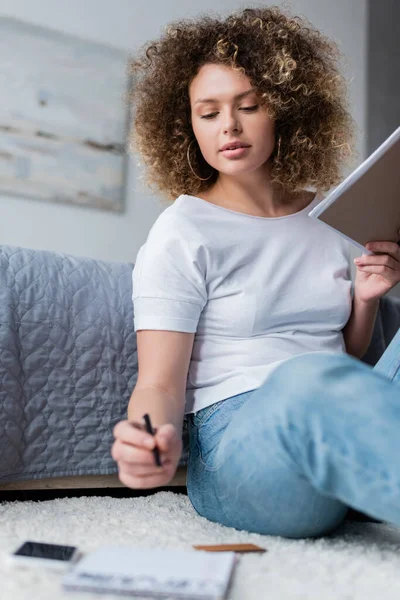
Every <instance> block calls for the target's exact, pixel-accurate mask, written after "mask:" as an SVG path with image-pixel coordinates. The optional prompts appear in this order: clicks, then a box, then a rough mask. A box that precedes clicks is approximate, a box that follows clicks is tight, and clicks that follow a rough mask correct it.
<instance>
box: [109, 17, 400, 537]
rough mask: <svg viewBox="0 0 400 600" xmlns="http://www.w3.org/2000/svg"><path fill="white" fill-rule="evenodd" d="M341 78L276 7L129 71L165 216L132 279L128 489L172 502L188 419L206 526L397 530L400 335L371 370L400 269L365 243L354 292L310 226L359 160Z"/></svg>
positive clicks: (394, 255)
mask: <svg viewBox="0 0 400 600" xmlns="http://www.w3.org/2000/svg"><path fill="white" fill-rule="evenodd" d="M337 58H338V51H337V48H336V47H335V45H334V44H333V43H332V42H330V41H329V40H327V39H326V38H325V37H324V36H323V35H322V34H321V33H320V32H318V31H317V30H316V29H314V28H313V27H312V26H311V25H310V24H308V23H306V22H305V21H304V20H302V19H299V18H293V17H291V16H290V15H288V14H286V13H285V12H283V11H282V10H280V9H279V8H270V7H269V8H257V9H246V10H243V11H241V12H237V13H234V14H232V15H230V16H228V17H227V18H226V19H216V18H211V17H207V16H203V17H201V18H199V19H197V20H194V21H178V22H176V23H173V24H171V25H170V26H169V27H168V28H167V30H166V31H165V32H164V34H163V35H162V36H161V38H160V39H159V40H157V41H155V42H152V43H149V44H148V45H147V46H146V47H145V48H144V49H143V53H142V56H139V57H138V58H137V59H136V60H135V61H132V73H133V74H136V75H142V77H141V78H140V77H137V81H136V82H135V84H134V88H133V92H132V97H131V100H132V102H133V103H134V105H135V108H136V114H135V120H134V128H133V134H132V135H133V140H132V141H133V145H134V147H136V149H137V150H138V152H139V153H140V154H141V155H142V157H143V159H144V161H145V163H146V165H147V167H148V183H149V184H150V185H154V184H155V186H156V188H157V189H158V190H159V191H160V192H161V193H162V194H163V195H165V196H166V197H167V198H168V199H169V200H172V203H171V205H170V206H169V207H168V208H166V210H164V211H163V212H162V214H161V215H160V216H159V217H158V219H157V220H156V222H155V223H154V225H153V227H152V228H151V231H150V233H149V235H148V238H147V240H146V243H145V244H144V245H143V246H142V247H141V248H140V250H139V253H138V256H137V260H136V264H135V268H134V273H133V301H134V313H135V329H136V331H137V343H138V360H139V374H138V381H137V384H136V386H135V389H134V391H133V393H132V397H131V400H130V403H129V407H128V419H127V420H125V421H122V422H120V423H118V424H117V425H116V427H115V429H114V436H115V442H114V444H113V447H112V456H113V458H114V460H116V461H117V463H118V469H119V478H120V480H121V482H122V483H124V484H125V485H127V486H129V487H131V488H150V487H157V486H162V485H166V484H168V482H169V481H170V480H171V479H172V477H173V475H174V473H175V470H176V467H177V464H178V461H179V457H180V454H181V450H182V443H181V429H182V422H183V416H184V414H185V413H186V415H187V419H188V424H189V433H190V459H189V465H188V482H187V486H188V495H189V498H190V500H191V502H192V504H193V506H194V507H195V509H196V510H197V511H198V513H199V514H201V515H203V516H205V517H207V518H208V519H210V520H212V521H216V522H219V523H222V524H224V525H227V526H231V527H235V528H237V529H246V530H248V531H253V532H258V533H262V534H270V535H281V536H287V537H292V538H301V537H310V536H319V535H323V534H325V533H327V532H329V531H331V530H333V529H334V528H335V527H336V526H337V525H338V524H339V523H340V522H341V521H342V520H343V518H344V516H345V514H346V512H347V510H348V507H349V506H351V507H353V508H356V509H358V510H361V511H363V512H365V513H367V514H370V515H371V516H373V517H375V518H377V519H381V520H388V521H392V522H393V523H396V524H398V525H400V462H399V458H398V457H399V456H400V435H399V426H400V398H399V387H398V384H399V382H400V374H399V371H398V365H399V356H400V352H399V350H400V349H399V344H400V337H399V335H400V334H398V335H397V336H396V337H395V339H394V340H393V341H392V343H391V345H390V347H389V348H388V350H387V351H386V353H385V355H384V356H383V357H382V359H381V361H380V362H379V364H378V365H377V366H376V368H375V369H372V368H371V367H369V366H367V365H366V364H364V363H362V362H361V361H360V360H359V359H360V358H361V357H362V356H363V355H364V353H365V351H366V350H367V347H368V345H369V343H370V340H371V335H372V330H373V326H374V321H375V318H376V313H377V308H378V303H379V298H381V297H382V296H383V295H384V294H386V293H387V292H388V291H389V290H390V289H391V288H392V287H393V286H394V285H396V283H398V282H399V280H400V250H399V247H398V245H397V244H394V243H391V242H380V243H375V244H374V243H371V245H370V249H371V250H372V251H373V252H376V253H375V254H372V255H370V256H366V255H363V256H362V257H360V258H359V259H358V260H357V273H356V278H355V282H354V287H353V288H352V284H351V280H350V275H349V262H348V247H347V245H346V243H345V242H344V241H343V240H342V238H341V237H340V236H338V235H337V234H336V233H334V232H333V231H330V230H328V229H327V228H326V227H325V226H324V225H323V224H322V223H320V222H318V221H316V220H314V219H310V218H309V217H308V213H309V211H310V210H311V208H312V207H313V206H315V205H316V204H317V203H318V202H319V201H320V200H321V194H322V193H323V192H324V191H326V190H328V189H329V188H330V187H331V186H332V185H334V184H337V183H338V182H339V181H340V171H341V167H342V164H343V162H344V160H345V159H346V158H347V157H348V155H349V148H350V144H351V141H352V120H351V117H350V115H349V113H348V111H347V108H346V102H345V88H344V85H343V79H342V77H341V76H340V74H339V71H338V68H337ZM144 413H149V414H150V417H151V419H152V422H153V424H154V426H155V428H156V431H155V435H154V436H151V435H148V434H146V432H145V431H144V430H143V421H142V416H143V414H144ZM132 425H133V427H132ZM155 447H157V448H158V450H159V451H160V454H161V459H162V465H161V466H160V467H158V466H157V465H156V464H155V462H154V455H153V450H154V448H155Z"/></svg>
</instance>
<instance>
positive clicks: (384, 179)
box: [309, 127, 400, 254]
mask: <svg viewBox="0 0 400 600" xmlns="http://www.w3.org/2000/svg"><path fill="white" fill-rule="evenodd" d="M309 216H310V217H313V218H317V219H319V220H320V221H322V222H323V223H325V224H326V225H327V226H329V227H330V228H332V229H334V230H336V231H337V233H339V234H340V235H341V236H342V237H344V238H346V239H347V240H348V241H350V242H351V243H353V244H354V245H356V246H357V247H358V248H361V249H362V251H363V252H364V253H365V254H372V253H371V252H369V251H367V250H366V248H365V244H366V243H367V242H373V241H393V242H399V240H400V233H399V229H400V127H398V129H396V131H394V132H393V133H392V135H391V136H390V137H388V138H387V140H385V141H384V142H383V144H382V145H381V146H379V148H378V149H377V150H375V152H373V153H372V154H371V155H370V156H369V157H368V158H367V159H366V160H365V161H364V162H363V163H362V164H361V165H360V166H359V167H357V169H356V170H355V171H353V172H352V173H351V174H350V175H349V176H348V177H347V178H346V179H345V180H344V181H343V183H341V184H340V185H339V186H338V187H337V188H336V189H335V190H333V191H332V192H331V193H330V194H328V196H327V197H326V198H325V199H324V200H323V201H322V202H320V203H319V204H318V205H317V206H316V207H315V208H314V209H313V210H312V211H311V212H310V213H309Z"/></svg>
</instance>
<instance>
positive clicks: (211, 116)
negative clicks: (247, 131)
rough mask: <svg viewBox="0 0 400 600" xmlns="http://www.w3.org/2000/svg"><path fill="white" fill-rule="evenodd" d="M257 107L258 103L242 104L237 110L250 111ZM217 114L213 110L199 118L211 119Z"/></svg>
mask: <svg viewBox="0 0 400 600" xmlns="http://www.w3.org/2000/svg"><path fill="white" fill-rule="evenodd" d="M257 108H258V104H256V105H255V106H243V107H242V108H239V110H245V111H248V112H250V111H253V110H256V109H257ZM217 114H218V112H213V113H210V114H208V115H203V116H202V117H201V118H202V119H212V118H213V117H215V115H217Z"/></svg>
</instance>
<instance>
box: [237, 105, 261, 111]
mask: <svg viewBox="0 0 400 600" xmlns="http://www.w3.org/2000/svg"><path fill="white" fill-rule="evenodd" d="M256 108H258V104H256V105H255V106H244V107H243V108H240V109H239V110H255V109H256Z"/></svg>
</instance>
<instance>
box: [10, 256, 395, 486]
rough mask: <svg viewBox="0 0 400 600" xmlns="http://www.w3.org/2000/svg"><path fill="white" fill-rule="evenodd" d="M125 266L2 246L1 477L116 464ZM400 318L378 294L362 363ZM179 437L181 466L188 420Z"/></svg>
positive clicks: (128, 320) (125, 351)
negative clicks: (114, 445) (114, 446)
mask: <svg viewBox="0 0 400 600" xmlns="http://www.w3.org/2000/svg"><path fill="white" fill-rule="evenodd" d="M132 268H133V264H131V263H111V262H105V261H99V260H91V259H88V258H77V257H74V256H69V255H65V254H57V253H54V252H46V251H38V250H28V249H23V248H16V247H10V246H0V483H4V482H13V481H23V480H35V479H44V478H56V477H67V476H85V475H110V474H116V473H117V472H118V469H117V465H116V463H115V461H114V460H113V459H112V457H111V454H110V449H111V445H112V442H113V436H112V429H113V427H114V425H115V424H116V423H117V422H118V421H119V420H121V419H125V418H126V409H127V405H128V401H129V397H130V394H131V391H132V389H133V388H134V386H135V383H136V380H137V370H138V367H137V350H136V334H135V331H134V328H133V308H132V302H131V295H132V278H131V274H132ZM399 325H400V301H397V300H391V299H389V298H384V299H383V300H382V301H381V304H380V309H379V314H378V319H377V321H376V326H375V330H374V335H373V340H372V342H371V345H370V348H369V350H368V352H367V355H366V356H365V357H364V360H365V361H366V362H368V363H369V364H374V363H375V362H376V360H377V359H378V358H379V356H380V355H381V354H382V352H383V350H384V349H385V347H386V346H387V344H388V343H389V342H390V340H391V339H392V337H393V335H394V334H395V332H396V331H397V329H398V327H399ZM183 439H184V451H183V454H182V457H181V465H185V464H186V463H187V452H188V438H187V429H186V421H185V423H184V431H183Z"/></svg>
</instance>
